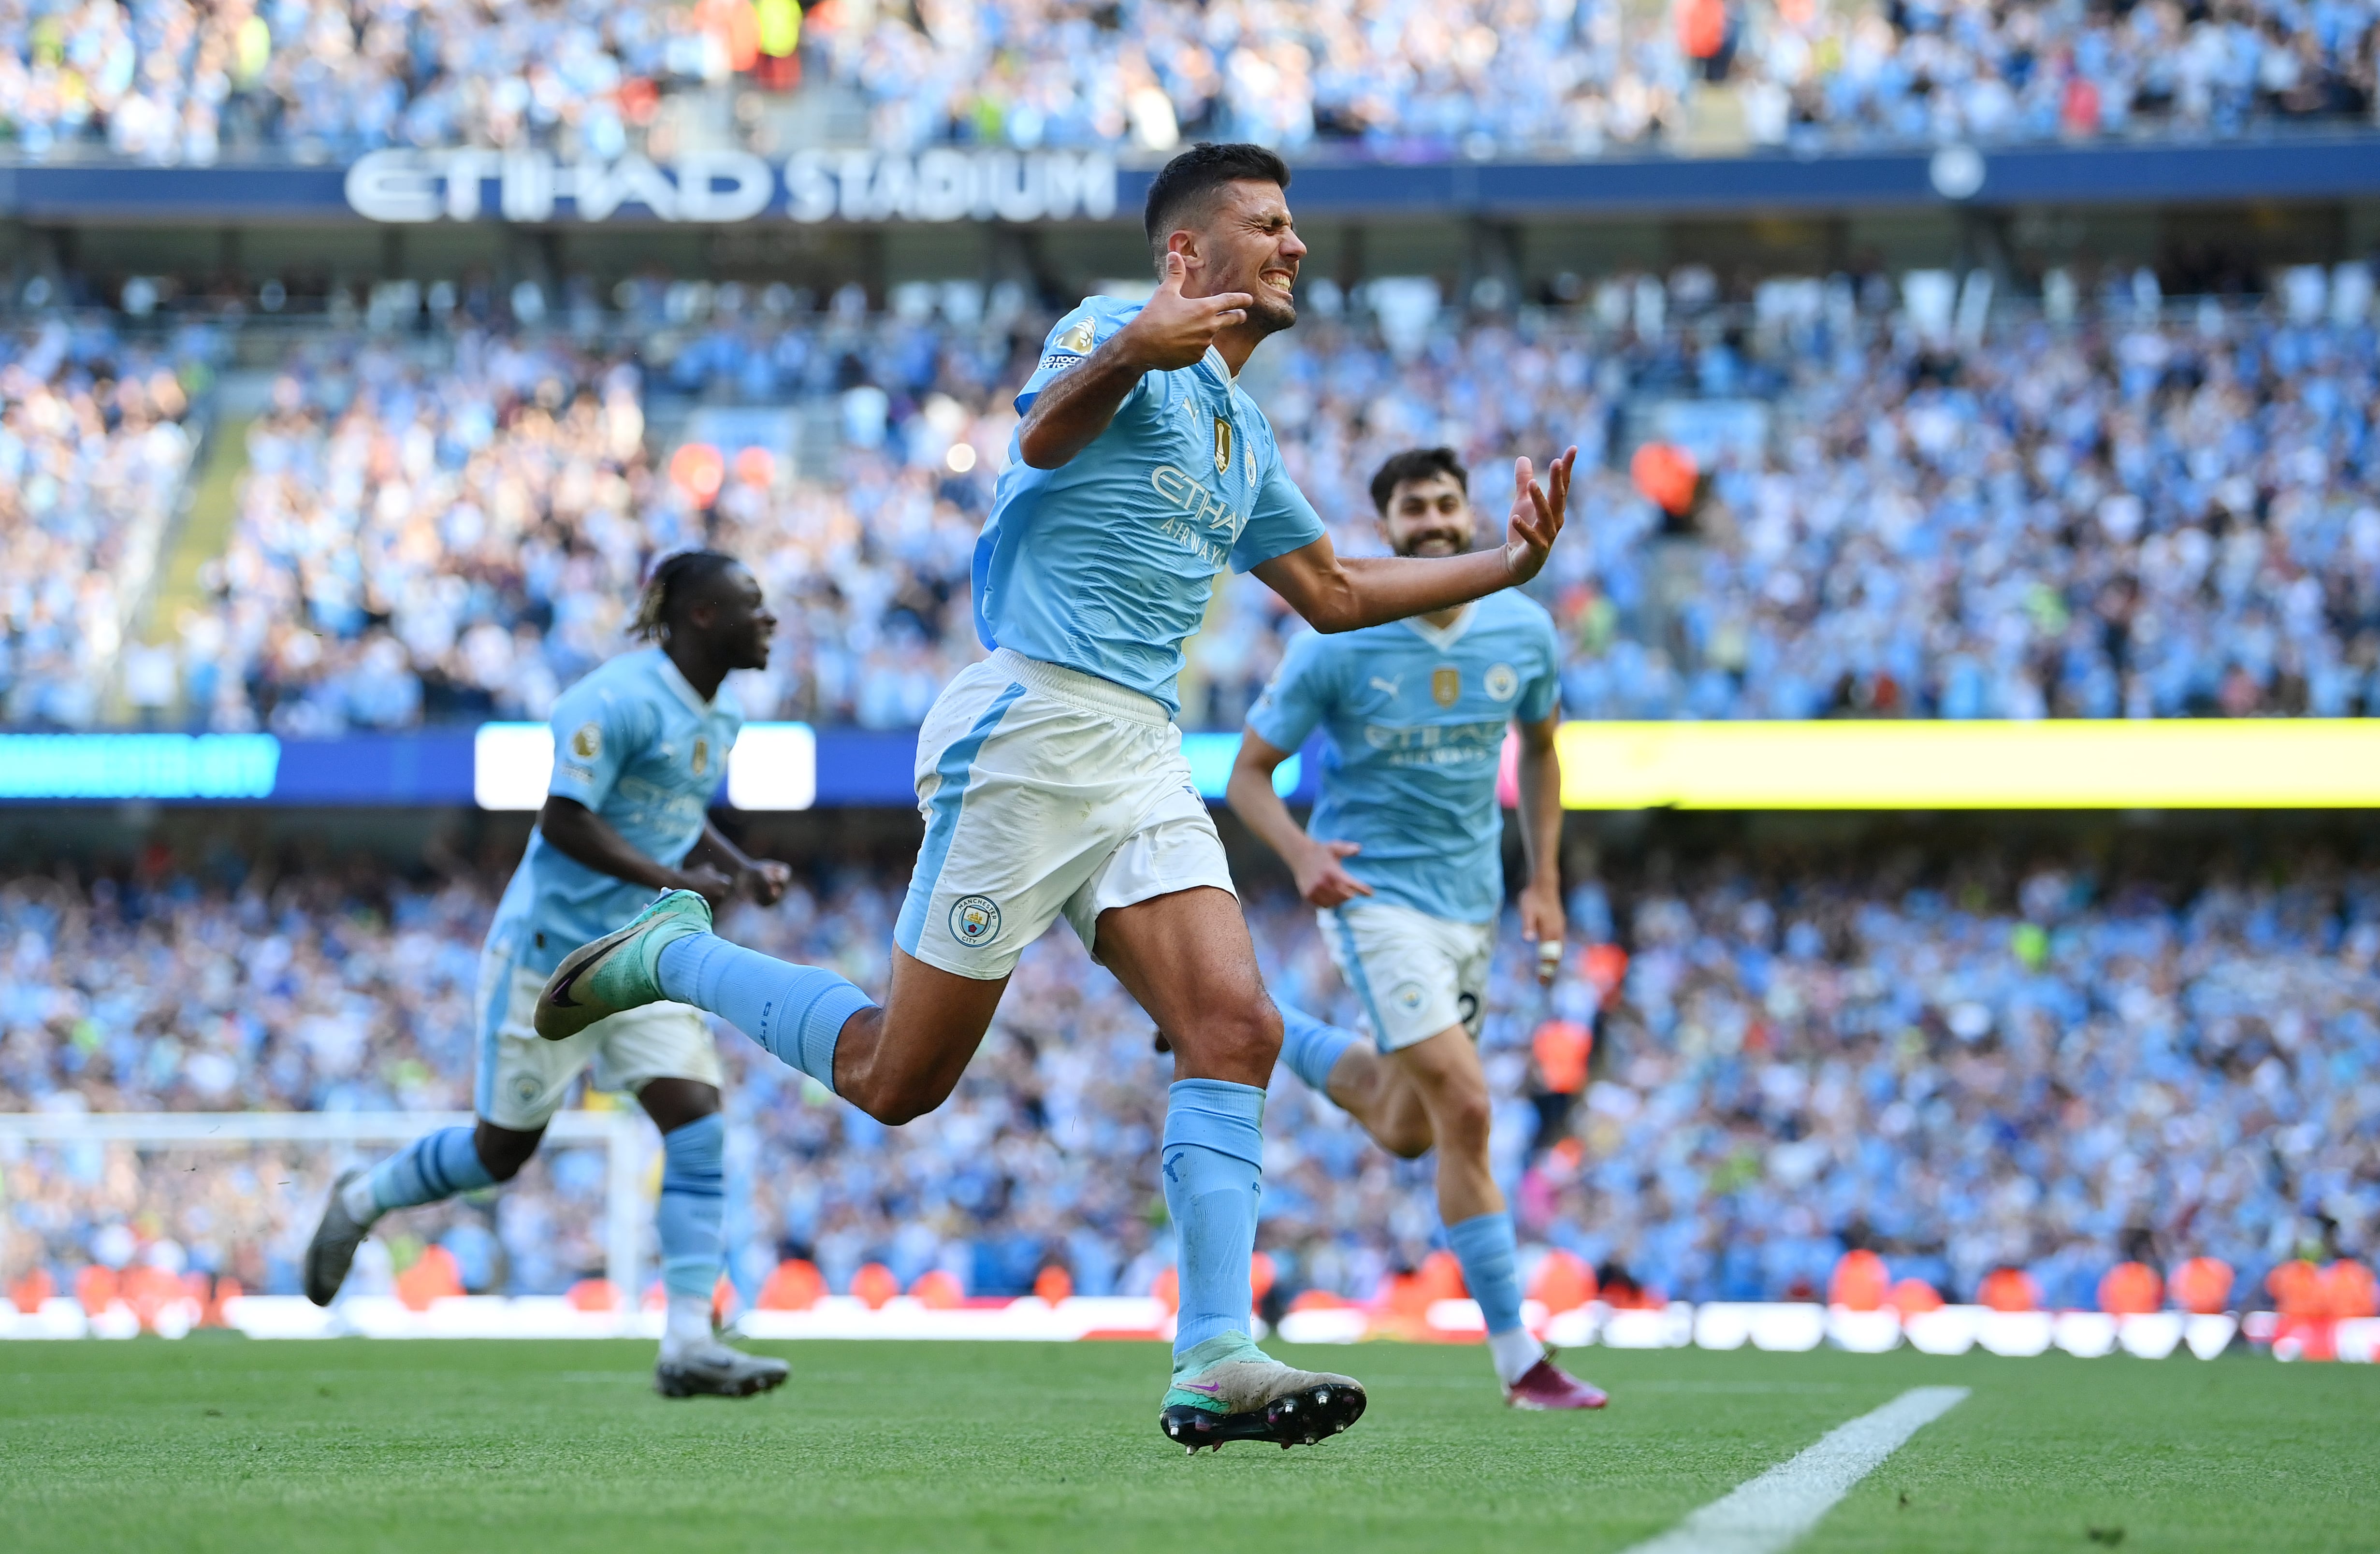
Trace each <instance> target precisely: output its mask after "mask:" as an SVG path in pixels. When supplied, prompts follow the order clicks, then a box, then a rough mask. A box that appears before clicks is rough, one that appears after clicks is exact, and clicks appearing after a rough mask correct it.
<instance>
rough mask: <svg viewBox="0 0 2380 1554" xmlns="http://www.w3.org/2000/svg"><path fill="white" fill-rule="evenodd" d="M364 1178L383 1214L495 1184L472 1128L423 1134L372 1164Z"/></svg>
mask: <svg viewBox="0 0 2380 1554" xmlns="http://www.w3.org/2000/svg"><path fill="white" fill-rule="evenodd" d="M365 1180H366V1182H367V1183H368V1184H369V1190H370V1193H371V1202H372V1208H373V1210H374V1211H375V1212H376V1213H381V1214H385V1213H387V1212H388V1211H389V1210H390V1209H392V1208H412V1207H413V1206H414V1205H415V1204H418V1203H436V1202H437V1201H438V1200H439V1199H441V1198H451V1197H453V1196H455V1195H456V1194H457V1193H469V1192H476V1191H478V1190H479V1189H480V1188H481V1187H492V1186H494V1185H495V1184H496V1179H495V1178H494V1177H492V1176H491V1175H489V1174H488V1168H487V1167H486V1166H484V1165H482V1164H480V1150H479V1147H478V1146H477V1145H475V1144H473V1143H472V1142H471V1130H470V1129H469V1128H440V1129H439V1130H438V1131H437V1132H436V1133H432V1134H424V1135H422V1136H420V1137H419V1138H417V1139H415V1140H414V1141H413V1142H412V1143H410V1144H408V1145H407V1146H406V1147H404V1148H402V1149H399V1150H398V1151H397V1152H396V1153H395V1154H394V1155H391V1156H390V1157H389V1158H388V1159H384V1160H383V1161H381V1163H380V1164H378V1165H376V1166H374V1167H372V1169H371V1174H370V1176H369V1177H367V1178H366V1179H365Z"/></svg>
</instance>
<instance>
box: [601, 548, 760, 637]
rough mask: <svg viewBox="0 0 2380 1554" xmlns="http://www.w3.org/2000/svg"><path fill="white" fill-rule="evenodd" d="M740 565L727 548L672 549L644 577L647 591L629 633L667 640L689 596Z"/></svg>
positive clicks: (633, 635) (643, 594)
mask: <svg viewBox="0 0 2380 1554" xmlns="http://www.w3.org/2000/svg"><path fill="white" fill-rule="evenodd" d="M737 565H742V564H741V563H739V562H738V561H736V559H735V557H734V556H731V555H729V554H728V553H727V552H724V551H673V552H670V553H669V554H668V555H665V556H663V557H662V558H661V560H659V561H657V562H655V563H653V569H652V571H651V572H650V573H648V574H647V575H646V577H645V591H644V592H643V593H641V594H639V595H638V596H637V613H636V616H635V618H634V619H633V620H631V621H630V622H629V623H628V635H629V636H631V637H641V638H643V639H644V640H645V641H647V642H662V641H666V640H667V639H668V637H669V624H670V620H671V618H672V617H673V616H674V615H676V614H677V613H678V611H679V610H680V609H681V608H682V607H683V605H684V603H685V601H686V595H687V594H688V593H689V592H691V591H692V590H694V589H699V588H701V587H702V585H703V584H705V583H708V582H710V580H711V579H712V578H714V577H719V576H720V575H721V574H722V573H724V572H726V571H727V570H728V568H730V567H733V566H737Z"/></svg>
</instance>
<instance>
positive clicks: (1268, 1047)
mask: <svg viewBox="0 0 2380 1554" xmlns="http://www.w3.org/2000/svg"><path fill="white" fill-rule="evenodd" d="M1201 1023H1202V1024H1204V1025H1206V1026H1207V1027H1208V1045H1209V1051H1210V1053H1211V1054H1212V1056H1213V1057H1214V1058H1215V1059H1217V1060H1220V1061H1221V1062H1227V1063H1230V1064H1232V1065H1233V1066H1245V1067H1246V1068H1249V1069H1253V1070H1257V1071H1261V1072H1266V1073H1269V1072H1270V1071H1271V1069H1272V1065H1273V1064H1274V1063H1275V1062H1279V1061H1280V1058H1281V1011H1280V1010H1278V1009H1275V1008H1274V1007H1273V1006H1272V1000H1270V999H1269V998H1263V997H1258V998H1256V999H1252V1000H1248V1001H1246V1002H1243V1003H1242V1004H1241V1005H1240V1006H1239V1007H1236V1008H1232V1009H1227V1010H1224V1011H1221V1012H1219V1013H1218V1014H1216V1015H1215V1016H1214V1017H1212V1018H1211V1019H1209V1020H1205V1021H1202V1022H1201Z"/></svg>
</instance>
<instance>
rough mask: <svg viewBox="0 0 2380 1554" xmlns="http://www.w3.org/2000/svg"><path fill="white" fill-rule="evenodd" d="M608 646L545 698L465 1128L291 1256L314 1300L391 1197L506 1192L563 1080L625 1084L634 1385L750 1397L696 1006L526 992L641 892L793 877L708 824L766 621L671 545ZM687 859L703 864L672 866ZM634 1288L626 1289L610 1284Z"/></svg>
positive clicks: (403, 1154)
mask: <svg viewBox="0 0 2380 1554" xmlns="http://www.w3.org/2000/svg"><path fill="white" fill-rule="evenodd" d="M635 630H636V633H637V635H638V636H640V637H645V638H646V639H647V640H649V641H650V643H652V646H650V647H648V648H645V649H643V650H639V651H637V652H631V653H623V654H622V655H620V656H619V657H618V658H615V659H613V660H612V661H611V662H608V663H605V664H603V665H602V666H601V667H600V668H598V669H596V670H595V671H594V672H593V673H592V674H589V675H588V676H587V677H586V678H585V679H583V680H580V681H579V682H578V683H577V685H574V686H571V687H570V688H569V689H568V690H566V691H565V692H564V693H563V694H562V697H561V698H560V699H559V700H557V701H556V702H555V703H554V705H553V779H552V781H551V783H550V784H549V786H548V790H547V796H546V800H545V807H544V808H543V809H542V810H540V812H539V815H538V821H537V830H536V831H535V832H532V833H531V834H530V836H529V841H528V852H527V854H525V855H524V856H522V858H521V861H520V867H519V868H517V869H516V870H515V871H514V873H513V878H512V883H511V884H510V885H508V886H507V887H505V890H504V899H503V901H501V902H500V903H498V904H497V906H496V917H495V921H494V922H493V923H492V924H491V925H490V926H489V929H488V939H487V944H486V947H485V948H484V949H483V950H482V951H481V953H480V1057H479V1079H478V1084H477V1087H476V1094H475V1095H474V1097H473V1099H472V1105H473V1109H474V1110H475V1111H477V1112H478V1113H479V1124H478V1126H476V1127H471V1128H460V1127H457V1128H444V1129H441V1130H440V1131H438V1132H436V1133H433V1134H431V1135H427V1136H425V1137H423V1138H419V1139H417V1140H415V1141H414V1142H413V1143H412V1144H410V1145H408V1146H407V1147H405V1148H404V1149H402V1150H400V1151H398V1152H397V1153H396V1154H395V1155H393V1156H391V1157H390V1158H389V1159H385V1160H383V1161H382V1162H381V1163H380V1164H379V1165H377V1166H375V1167H373V1168H372V1169H371V1170H370V1171H369V1172H363V1171H351V1172H346V1173H345V1174H343V1175H341V1176H340V1178H339V1180H338V1184H337V1185H336V1186H335V1187H334V1188H333V1189H332V1192H331V1202H330V1205H329V1207H328V1208H325V1209H324V1210H323V1211H322V1224H321V1225H320V1226H319V1227H318V1228H317V1229H316V1230H315V1232H314V1239H313V1242H312V1244H310V1245H309V1246H308V1247H307V1249H306V1293H307V1295H308V1296H309V1297H310V1299H312V1301H313V1302H314V1304H315V1305H330V1304H331V1302H332V1301H333V1300H334V1298H336V1296H337V1295H338V1293H339V1286H340V1284H341V1283H342V1282H344V1281H346V1277H347V1269H348V1266H349V1265H350V1264H352V1263H353V1262H354V1261H355V1256H356V1247H357V1246H358V1244H360V1243H361V1242H362V1240H363V1238H364V1237H365V1236H366V1235H367V1234H369V1233H370V1230H371V1227H372V1224H373V1222H374V1221H375V1220H378V1219H379V1218H380V1217H381V1216H382V1215H383V1214H385V1213H387V1212H388V1211H389V1210H391V1209H394V1208H407V1207H409V1206H411V1205H415V1204H424V1203H436V1202H437V1201H439V1200H440V1199H442V1198H449V1197H453V1196H455V1195H456V1194H459V1193H468V1192H475V1191H477V1190H479V1189H480V1188H483V1187H492V1186H493V1185H495V1184H497V1183H500V1182H509V1181H511V1180H512V1179H513V1177H514V1175H515V1174H516V1172H519V1170H520V1168H521V1167H522V1166H524V1165H526V1164H527V1163H528V1158H529V1157H530V1156H531V1155H533V1154H535V1153H536V1152H537V1147H538V1141H539V1140H540V1138H542V1137H543V1136H544V1134H545V1125H546V1123H549V1122H550V1121H552V1120H553V1113H554V1112H555V1111H556V1110H558V1109H559V1108H560V1107H561V1105H562V1102H563V1099H564V1098H565V1096H566V1095H567V1094H568V1092H569V1089H570V1085H571V1081H573V1080H574V1079H576V1078H577V1076H578V1074H579V1072H580V1071H581V1070H583V1069H585V1068H586V1067H587V1066H588V1065H589V1063H592V1064H593V1065H594V1068H595V1074H596V1080H597V1083H599V1084H601V1085H602V1086H603V1087H606V1088H617V1089H626V1090H632V1091H634V1092H635V1093H636V1097H637V1104H639V1105H641V1106H642V1107H643V1108H644V1109H645V1111H646V1112H647V1113H648V1114H649V1115H650V1117H651V1118H652V1120H653V1123H654V1125H655V1126H657V1127H659V1128H660V1129H661V1130H662V1190H661V1203H660V1206H659V1208H658V1209H657V1210H656V1212H655V1224H656V1228H657V1230H658V1232H659V1240H660V1244H661V1254H662V1287H663V1288H664V1290H665V1291H666V1292H667V1293H668V1299H669V1315H668V1320H667V1326H666V1328H665V1329H664V1331H663V1335H662V1350H661V1359H660V1362H659V1364H658V1365H657V1366H655V1368H654V1371H653V1385H654V1386H655V1387H656V1388H657V1389H658V1390H660V1391H661V1392H662V1395H663V1396H665V1397H673V1398H684V1397H693V1396H695V1395H697V1394H704V1393H708V1394H712V1395H717V1396H722V1397H748V1396H749V1395H751V1394H752V1393H754V1392H761V1391H766V1390H768V1389H770V1388H771V1387H774V1386H776V1385H777V1384H778V1383H780V1382H782V1381H783V1380H784V1379H785V1368H786V1367H785V1362H784V1361H783V1360H771V1359H764V1358H762V1357H760V1356H759V1355H755V1354H743V1353H741V1352H740V1351H738V1350H735V1349H731V1348H729V1347H728V1346H727V1345H725V1344H723V1343H722V1342H719V1341H718V1339H717V1338H716V1337H715V1336H714V1334H713V1332H712V1329H711V1319H710V1299H711V1291H712V1290H713V1288H714V1287H715V1286H716V1285H717V1284H718V1282H719V1275H720V1271H721V1269H722V1267H723V1266H724V1265H725V1261H726V1257H725V1238H724V1236H723V1234H722V1228H721V1210H722V1207H723V1196H722V1191H721V1162H722V1154H723V1150H724V1147H725V1140H726V1126H725V1120H724V1119H723V1118H722V1117H721V1116H720V1114H719V1085H720V1071H719V1050H718V1048H717V1047H716V1045H714V1044H713V1042H712V1040H711V1037H710V1026H709V1025H708V1024H707V1023H705V1021H704V1020H703V1017H702V1014H701V1012H700V1011H698V1010H695V1009H689V1008H687V1007H686V1005H685V1004H683V1003H652V1004H649V1005H647V1006H645V1007H642V1008H638V1009H633V1010H624V1011H622V1012H621V1013H619V1014H615V1015H613V1017H612V1018H610V1019H607V1020H599V1021H594V1022H590V1023H589V1024H588V1025H586V1026H584V1027H583V1028H582V1029H580V1030H579V1031H578V1032H577V1034H576V1035H574V1036H573V1037H572V1038H570V1039H569V1040H567V1041H565V1042H561V1043H549V1042H545V1041H540V1040H539V1039H538V1035H537V1031H536V1029H535V1027H534V1025H533V1024H532V1022H533V1019H534V1016H535V1014H536V1008H537V995H538V989H540V987H541V986H543V984H544V982H545V978H546V977H547V975H548V974H549V973H550V972H552V971H553V968H554V965H556V964H557V963H558V962H559V961H560V960H561V959H562V957H563V955H564V953H565V952H567V951H569V950H572V949H575V948H576V947H577V945H579V944H580V943H582V942H584V941H586V940H587V939H588V938H589V937H590V936H591V935H593V934H597V933H600V932H601V931H602V930H603V929H604V927H605V926H606V925H608V924H612V923H616V922H618V921H619V920H620V919H621V918H622V917H625V916H627V915H628V914H630V913H632V912H634V911H636V910H637V908H638V907H639V906H641V905H642V904H644V903H645V902H647V901H650V899H651V898H652V893H653V892H655V891H666V890H683V891H686V892H688V893H689V894H690V895H691V896H692V897H693V899H695V900H697V901H701V902H704V903H706V904H710V903H724V902H725V901H727V900H728V899H729V898H730V897H731V896H733V895H735V894H736V893H737V892H742V893H745V894H747V895H749V896H751V897H752V899H754V900H755V901H758V902H759V903H760V904H763V905H767V904H771V903H773V902H775V901H776V900H777V899H778V898H779V897H781V896H783V894H784V892H785V886H786V883H787V882H788V880H790V879H791V878H792V871H791V870H790V869H788V868H786V867H785V866H784V865H783V864H782V863H756V862H754V861H753V860H752V859H750V858H748V857H746V856H744V854H743V852H742V851H741V850H739V849H738V848H737V847H736V846H735V844H734V843H732V842H730V841H729V840H728V839H727V838H726V837H725V836H723V835H722V834H721V833H720V832H719V829H718V828H717V827H715V826H713V825H712V824H711V823H710V819H709V818H708V811H709V809H710V795H712V794H713V793H715V792H717V791H718V788H719V780H720V778H721V777H722V775H723V774H724V773H725V771H726V770H727V752H728V751H729V750H731V749H733V748H734V747H735V735H736V734H737V732H738V731H739V730H740V729H741V728H742V727H743V725H744V718H743V714H742V713H741V712H740V711H739V710H737V708H736V706H735V698H734V697H733V696H732V695H731V694H729V693H728V692H726V691H724V690H722V688H721V682H722V681H723V680H725V679H726V677H727V674H728V673H729V671H731V670H736V669H759V668H763V667H766V665H767V664H768V662H769V639H770V638H771V637H773V636H775V635H776V630H777V621H776V617H775V616H773V615H771V613H769V609H768V606H767V605H766V604H764V603H763V602H762V601H761V598H760V585H759V584H758V583H757V582H755V581H753V579H752V575H751V573H749V572H747V571H746V570H745V569H744V567H743V566H742V565H740V564H738V563H737V562H736V561H735V558H734V557H732V556H727V555H722V554H721V553H719V552H716V551H682V552H677V553H676V554H674V555H671V556H666V557H664V558H662V561H661V562H660V563H659V564H658V565H656V566H655V567H654V568H653V573H652V577H651V579H650V581H649V582H648V583H647V584H646V586H645V591H644V594H643V596H642V598H641V599H640V600H639V601H638V603H637V618H636V625H635ZM697 849H700V850H701V851H702V852H704V853H705V854H706V855H707V856H708V857H709V859H710V861H708V862H703V863H698V864H695V865H693V866H692V867H688V866H687V864H686V859H687V857H688V856H689V855H691V854H692V853H694V852H695V851H696V850H697ZM622 1293H623V1294H624V1295H626V1296H628V1297H630V1298H634V1295H635V1292H634V1291H624V1292H622Z"/></svg>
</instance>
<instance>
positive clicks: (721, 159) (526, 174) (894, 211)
mask: <svg viewBox="0 0 2380 1554" xmlns="http://www.w3.org/2000/svg"><path fill="white" fill-rule="evenodd" d="M346 196H347V204H348V207H349V208H350V209H352V210H353V211H354V212H356V213H357V214H358V215H360V216H364V217H366V218H368V219H370V220H372V221H378V222H392V223H408V222H409V223H419V222H434V221H463V222H467V221H490V220H501V221H511V222H550V221H563V220H577V221H582V222H607V221H613V220H615V219H624V220H643V221H664V222H677V223H684V224H689V225H727V224H732V223H735V222H747V221H757V220H759V219H761V218H762V217H765V216H775V217H779V218H782V219H788V220H792V221H795V222H801V223H804V224H810V225H815V224H817V223H820V222H831V221H841V222H893V221H901V222H958V221H1008V222H1031V221H1068V220H1085V221H1106V220H1108V219H1110V218H1111V217H1112V216H1113V215H1114V214H1115V212H1116V165H1115V160H1114V159H1113V158H1112V157H1110V156H1107V155H1105V154H1102V153H1100V152H1079V153H1078V152H1009V151H959V150H956V149H953V148H950V147H941V148H938V149H936V150H933V151H928V152H919V153H918V154H917V155H915V156H906V155H900V154H893V153H887V152H871V151H839V152H837V151H823V152H820V151H813V152H795V153H794V155H792V156H791V157H788V158H786V159H785V160H784V161H783V162H771V161H768V160H766V159H764V158H762V157H759V156H757V155H755V154H754V153H752V152H744V151H714V152H688V153H686V155H684V156H680V157H678V158H675V159H674V160H673V161H669V162H663V163H656V162H653V161H650V160H648V159H647V158H645V157H642V156H625V157H621V158H619V159H618V160H617V161H611V162H604V161H597V160H591V159H589V160H579V161H574V162H561V161H557V160H555V159H554V157H553V156H552V155H551V154H550V153H548V152H534V151H532V152H494V151H470V150H466V151H434V152H414V151H383V152H370V154H368V155H366V156H364V157H362V158H361V159H359V160H358V162H357V163H356V164H355V165H353V166H352V167H350V168H348V169H347V174H346Z"/></svg>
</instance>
